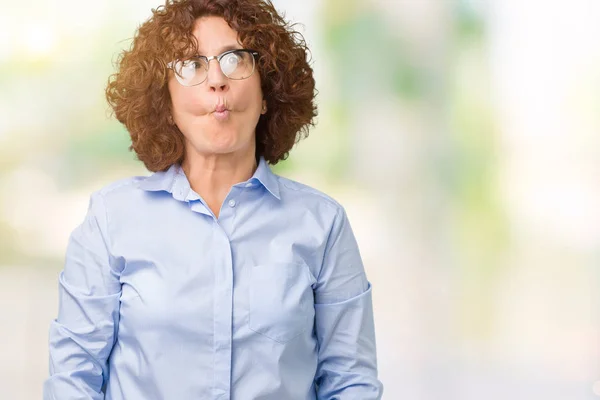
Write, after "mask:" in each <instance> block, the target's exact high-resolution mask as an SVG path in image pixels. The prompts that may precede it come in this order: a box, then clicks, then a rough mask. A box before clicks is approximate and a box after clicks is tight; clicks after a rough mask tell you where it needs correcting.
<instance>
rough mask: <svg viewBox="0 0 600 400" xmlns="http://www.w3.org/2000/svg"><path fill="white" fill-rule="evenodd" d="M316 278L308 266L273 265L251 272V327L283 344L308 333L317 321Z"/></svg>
mask: <svg viewBox="0 0 600 400" xmlns="http://www.w3.org/2000/svg"><path fill="white" fill-rule="evenodd" d="M313 283H314V278H313V277H312V275H311V274H310V271H309V270H308V267H307V266H306V265H304V264H290V263H269V264H265V265H256V266H254V267H252V270H251V280H250V291H249V295H250V300H249V301H250V304H249V306H250V317H249V321H248V324H249V327H250V329H252V330H253V331H255V332H258V333H260V334H262V335H264V336H266V337H268V338H270V339H273V340H275V341H276V342H279V343H286V342H289V341H290V340H292V339H293V338H295V337H296V336H298V335H300V334H301V333H302V332H304V331H306V330H307V329H312V326H313V319H314V298H313V291H312V286H311V285H312V284H313Z"/></svg>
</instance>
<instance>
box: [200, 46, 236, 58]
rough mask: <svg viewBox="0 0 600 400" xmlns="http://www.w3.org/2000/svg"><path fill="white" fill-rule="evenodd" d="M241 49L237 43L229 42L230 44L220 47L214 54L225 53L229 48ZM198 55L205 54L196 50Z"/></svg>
mask: <svg viewBox="0 0 600 400" xmlns="http://www.w3.org/2000/svg"><path fill="white" fill-rule="evenodd" d="M241 49H242V48H241V47H239V45H237V44H230V45H227V46H223V47H221V50H220V51H219V54H216V55H221V54H223V53H225V52H226V51H229V50H241ZM198 55H199V56H204V57H206V55H205V54H202V52H198Z"/></svg>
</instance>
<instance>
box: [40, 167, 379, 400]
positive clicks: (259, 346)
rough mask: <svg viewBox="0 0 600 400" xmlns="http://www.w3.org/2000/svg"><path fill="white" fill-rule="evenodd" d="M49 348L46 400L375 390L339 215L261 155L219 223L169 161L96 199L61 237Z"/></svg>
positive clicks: (353, 261) (362, 288) (296, 396)
mask: <svg viewBox="0 0 600 400" xmlns="http://www.w3.org/2000/svg"><path fill="white" fill-rule="evenodd" d="M49 346H50V377H49V378H48V379H47V380H46V382H45V383H44V399H45V400H74V399H103V398H105V399H113V400H117V399H119V400H120V399H125V400H142V399H143V400H153V399H156V400H159V399H160V400H163V399H164V400H171V399H173V400H188V399H189V400H191V399H194V400H197V399H222V400H229V399H232V400H259V399H260V400H306V399H328V400H334V399H335V400H370V399H380V398H381V393H382V390H383V388H382V384H381V382H380V381H379V380H378V378H377V361H376V351H375V332H374V323H373V307H372V300H371V286H370V284H369V282H368V280H367V278H366V276H365V272H364V268H363V263H362V261H361V256H360V253H359V249H358V246H357V243H356V240H355V237H354V234H353V232H352V228H351V227H350V223H349V221H348V218H347V216H346V213H345V210H344V208H343V207H342V206H341V205H340V204H339V203H337V202H336V201H335V200H333V199H332V198H331V197H329V196H327V195H325V194H323V193H322V192H319V191H317V190H316V189H313V188H311V187H309V186H306V185H303V184H301V183H298V182H295V181H292V180H290V179H286V178H284V177H281V176H278V175H276V174H274V173H273V172H272V171H271V169H270V167H269V166H268V164H267V163H266V162H265V160H264V158H261V159H260V162H259V165H258V168H257V170H256V171H255V173H254V175H253V176H252V178H250V179H249V180H247V181H245V182H240V183H238V184H235V185H233V186H232V187H231V190H230V191H229V193H228V194H227V197H226V198H225V200H224V202H223V205H222V207H221V210H220V213H219V217H218V218H215V215H214V214H213V213H212V211H211V210H210V209H209V208H208V206H207V205H206V203H205V202H204V200H203V199H202V198H201V197H200V196H199V195H198V194H197V193H196V192H194V191H193V190H192V189H191V188H190V184H189V181H188V179H187V177H186V175H185V173H184V172H183V170H182V169H181V167H180V166H179V165H178V164H173V165H172V166H171V167H170V168H169V169H168V170H167V171H164V172H157V173H154V174H152V175H150V176H148V177H131V178H127V179H123V180H120V181H117V182H114V183H112V184H110V185H108V186H106V187H104V188H102V189H101V190H99V191H97V192H94V193H93V194H92V195H91V199H90V204H89V209H88V212H87V215H86V217H85V219H84V221H83V223H82V224H81V225H80V226H78V227H77V228H76V229H75V230H74V231H73V233H72V234H71V236H70V238H69V244H68V247H67V252H66V260H65V266H64V270H63V271H62V272H61V273H60V275H59V311H58V318H57V319H56V320H54V321H52V324H51V327H50V340H49ZM104 392H105V393H104Z"/></svg>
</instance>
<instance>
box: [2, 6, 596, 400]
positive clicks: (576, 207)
mask: <svg viewBox="0 0 600 400" xmlns="http://www.w3.org/2000/svg"><path fill="white" fill-rule="evenodd" d="M274 4H275V5H276V7H277V8H278V9H279V10H281V11H283V12H284V13H285V14H286V17H287V18H288V19H290V20H292V21H295V22H299V23H300V24H301V25H300V26H298V29H299V30H300V31H301V32H302V33H303V34H304V36H305V38H306V39H307V42H308V44H309V47H310V48H311V51H312V62H313V67H314V70H315V77H316V81H317V88H318V90H319V95H318V104H319V117H318V124H317V126H316V128H315V129H313V130H312V131H311V132H310V136H309V137H308V138H307V139H305V140H303V141H301V142H300V143H299V144H298V145H297V146H296V147H295V148H294V150H293V151H292V153H291V155H290V158H289V159H288V160H286V161H285V162H282V163H280V164H278V165H277V166H275V167H274V170H275V172H277V173H279V174H281V175H284V176H287V177H289V178H291V179H296V180H299V181H301V182H304V183H306V184H309V185H312V186H314V187H316V188H318V189H320V190H323V191H325V192H326V193H328V194H330V195H332V196H333V197H335V198H336V199H338V200H339V201H340V202H341V203H342V204H343V205H344V206H345V208H346V209H347V211H348V214H349V217H350V221H351V223H352V226H353V229H354V231H355V233H356V236H357V239H358V242H359V245H360V248H361V254H362V255H363V260H364V263H365V267H366V269H367V275H368V277H369V279H370V281H371V282H372V284H373V286H374V302H375V319H376V328H377V345H378V354H379V366H380V378H381V380H382V381H383V383H384V385H385V394H384V399H390V400H395V399H432V400H433V399H435V400H437V399H456V400H470V399H477V400H479V399H508V398H510V399H542V398H543V399H545V400H549V399H556V400H558V399H561V400H562V399H568V400H583V399H594V398H598V397H599V396H600V330H599V326H600V314H599V312H600V291H599V289H600V285H598V282H599V279H600V273H599V271H598V268H599V263H600V186H599V185H598V182H600V113H599V111H600V46H598V40H599V38H600V2H598V1H595V0H574V1H571V2H568V3H567V2H558V1H556V2H519V1H517V0H502V1H501V0H497V1H493V0H490V1H485V0H479V1H478V0H443V1H436V0H397V1H393V0H360V1H359V0H322V1H319V0H304V1H302V2H298V1H292V0H274ZM158 5H160V2H158V1H156V0H129V1H127V2H122V1H119V2H118V1H116V0H107V1H104V2H79V1H74V0H66V1H60V2H58V1H47V0H46V1H41V0H33V1H30V2H22V3H13V4H10V5H8V4H6V5H4V6H3V7H2V10H3V11H2V13H1V14H0V190H1V191H0V193H1V196H0V307H1V308H0V311H1V312H0V322H1V327H2V328H1V329H0V388H2V389H0V390H1V391H2V398H7V399H36V398H41V385H42V381H43V380H44V379H45V377H46V375H47V373H48V370H47V366H48V354H47V330H48V325H49V323H50V320H51V319H52V318H54V317H55V315H56V311H57V282H56V279H57V274H58V271H59V270H60V269H61V268H62V263H63V257H64V252H65V250H66V243H67V239H68V236H69V234H70V232H71V231H72V230H73V229H74V228H75V226H76V225H77V224H79V223H80V222H81V220H82V218H83V215H84V213H85V210H86V209H87V204H88V200H89V195H90V194H91V192H92V191H94V190H97V189H99V188H100V187H102V186H103V185H105V184H107V183H109V182H111V181H113V180H116V179H120V178H123V177H126V176H129V175H146V174H148V171H146V170H145V169H144V167H143V165H142V164H141V163H140V162H139V161H136V159H135V156H134V154H133V153H131V152H129V151H128V150H127V148H128V146H129V137H128V134H127V132H126V131H125V130H124V128H123V127H122V126H120V124H119V123H117V122H116V121H115V120H114V119H113V118H111V117H110V113H109V109H108V106H107V105H106V103H105V100H104V86H105V84H106V81H107V78H108V76H109V75H110V74H111V73H112V72H113V71H114V66H113V61H114V60H115V59H116V55H117V54H118V52H119V51H121V50H122V49H124V48H127V47H128V46H129V44H130V39H131V37H132V36H133V34H134V31H135V29H136V27H137V26H138V25H139V24H141V23H142V22H143V21H144V20H145V19H146V18H148V17H149V16H150V9H151V8H154V7H156V6H158Z"/></svg>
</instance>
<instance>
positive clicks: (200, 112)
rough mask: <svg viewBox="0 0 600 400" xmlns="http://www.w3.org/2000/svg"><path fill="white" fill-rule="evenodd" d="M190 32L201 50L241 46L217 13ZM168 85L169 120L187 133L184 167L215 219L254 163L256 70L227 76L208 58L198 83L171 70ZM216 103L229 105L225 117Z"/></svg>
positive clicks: (258, 99) (261, 107)
mask: <svg viewBox="0 0 600 400" xmlns="http://www.w3.org/2000/svg"><path fill="white" fill-rule="evenodd" d="M192 33H193V35H194V36H195V37H196V39H197V40H198V54H200V55H204V56H213V55H219V54H221V53H223V52H224V51H226V50H229V49H230V48H239V49H241V48H242V45H241V44H240V43H239V41H238V35H237V33H236V32H235V31H234V30H233V29H231V27H229V25H228V24H227V22H226V21H225V20H224V19H223V18H221V17H213V16H210V17H201V18H198V19H197V20H196V22H195V25H194V30H193V32H192ZM168 88H169V92H170V94H171V114H172V116H173V122H174V123H175V124H176V125H177V127H178V128H179V130H180V131H181V132H182V133H183V135H184V137H185V159H184V161H183V163H182V168H183V171H184V172H185V174H186V176H187V178H188V180H189V182H190V185H191V187H192V189H193V190H194V191H195V192H196V193H198V194H199V195H200V196H201V197H202V198H203V199H204V200H205V201H206V203H207V204H208V206H209V208H210V209H211V211H212V212H213V213H214V214H215V216H216V217H217V218H218V216H219V211H220V209H221V206H222V204H223V200H224V199H225V197H226V196H227V194H228V193H229V190H230V189H231V186H232V185H234V184H236V183H239V182H244V181H246V180H248V179H249V178H251V177H252V175H253V174H254V171H255V170H256V168H257V164H256V160H255V157H254V155H255V149H256V144H255V136H256V125H257V123H258V120H259V118H260V115H261V114H264V113H265V112H266V103H265V101H264V100H263V94H262V90H261V83H260V74H259V73H258V72H257V71H256V70H255V71H254V73H253V74H252V75H251V76H250V77H249V78H247V79H243V80H231V79H229V78H227V77H226V76H225V75H224V74H223V72H222V71H221V68H220V66H219V63H218V62H217V60H212V61H210V67H209V69H208V77H207V79H206V80H205V81H204V82H203V83H201V84H200V85H197V86H191V87H185V86H182V85H181V84H179V82H177V79H176V78H175V75H174V73H173V72H172V71H171V72H170V76H169V82H168ZM217 104H225V105H226V106H227V107H228V108H229V109H230V112H229V116H228V118H227V119H226V120H224V121H223V120H219V119H218V118H217V117H216V116H215V114H214V113H213V111H214V109H215V107H216V106H217Z"/></svg>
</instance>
